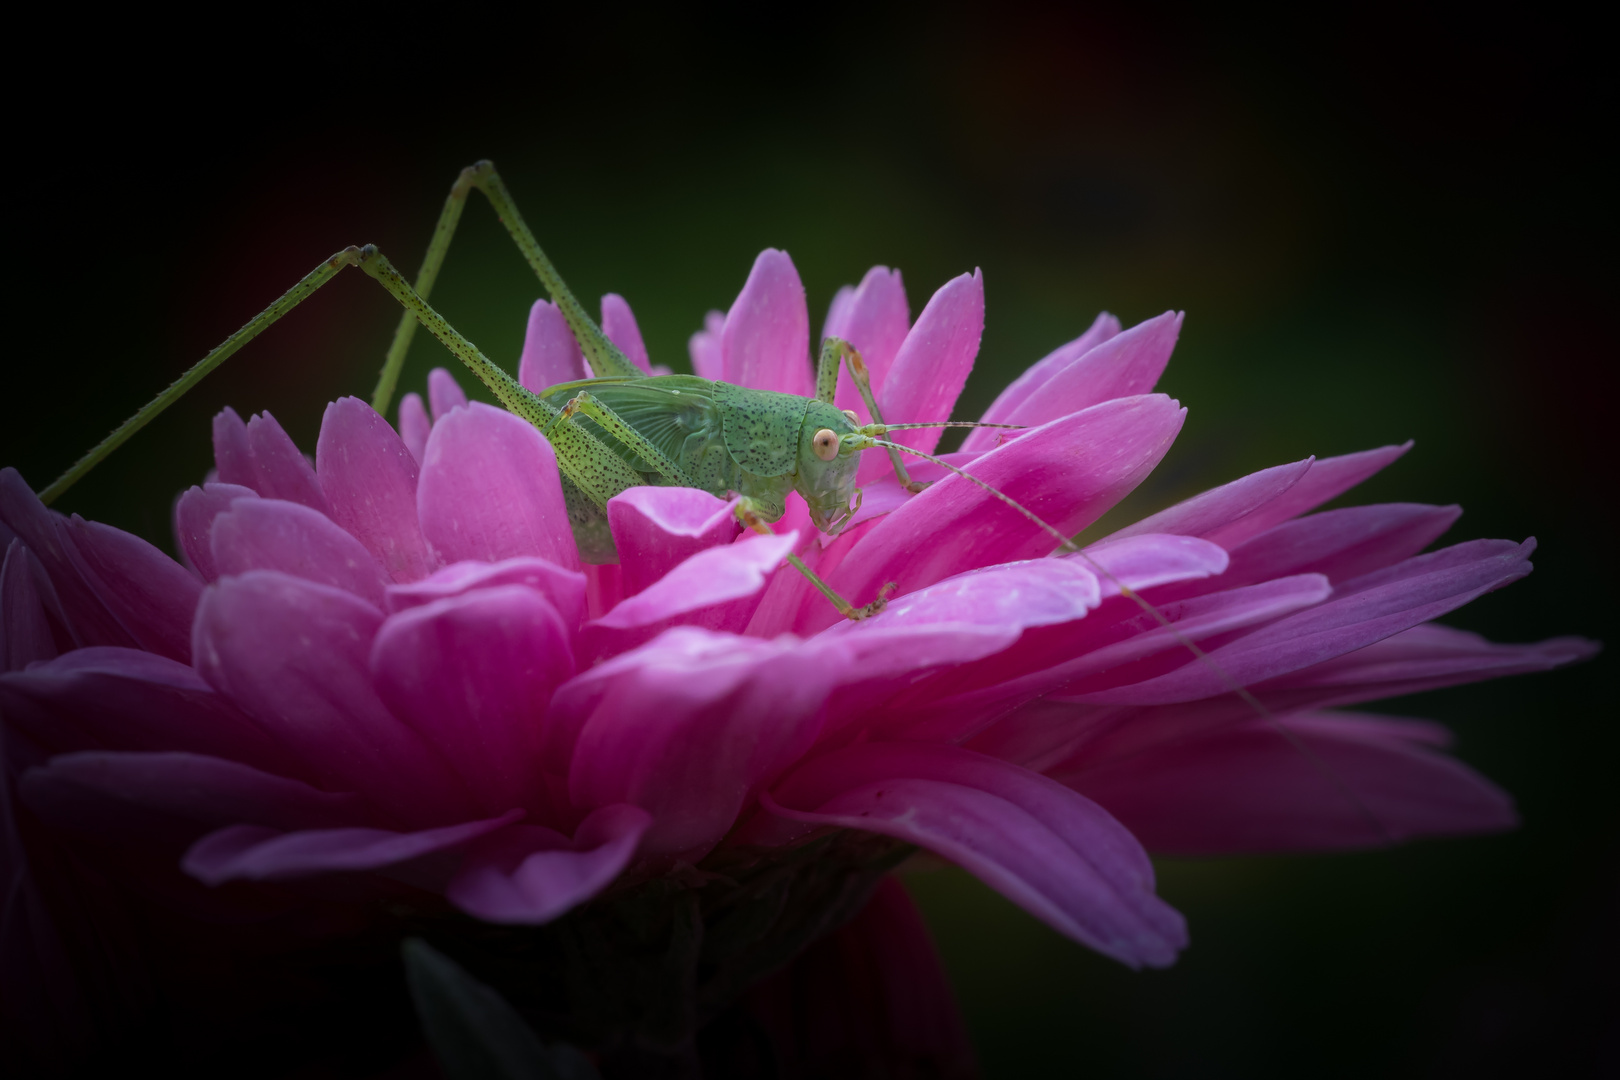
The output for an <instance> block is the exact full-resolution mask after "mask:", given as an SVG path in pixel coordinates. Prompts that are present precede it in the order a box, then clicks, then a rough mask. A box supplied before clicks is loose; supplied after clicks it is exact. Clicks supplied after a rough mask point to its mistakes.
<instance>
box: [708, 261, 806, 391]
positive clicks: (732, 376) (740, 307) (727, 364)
mask: <svg viewBox="0 0 1620 1080" xmlns="http://www.w3.org/2000/svg"><path fill="white" fill-rule="evenodd" d="M720 354H721V371H722V373H723V374H722V375H721V379H722V380H723V381H725V382H728V383H734V384H735V385H737V386H751V387H753V388H755V389H757V390H777V391H780V392H781V393H784V394H797V395H798V396H800V397H813V396H814V395H815V392H816V386H815V379H814V376H812V374H811V372H810V313H809V311H808V310H807V309H806V308H805V304H804V286H803V285H802V284H800V282H799V271H798V270H796V269H795V268H794V266H793V260H792V259H790V258H788V255H787V252H785V251H777V250H776V249H775V248H766V249H765V250H764V251H762V252H760V253H759V257H758V258H757V259H755V260H754V268H753V269H752V270H751V271H749V274H748V281H747V282H746V283H745V284H744V285H743V288H742V292H740V293H738V294H737V299H736V301H735V302H734V303H733V304H732V305H731V311H729V312H728V313H727V314H726V323H725V328H724V329H723V330H722V331H721V332H720Z"/></svg>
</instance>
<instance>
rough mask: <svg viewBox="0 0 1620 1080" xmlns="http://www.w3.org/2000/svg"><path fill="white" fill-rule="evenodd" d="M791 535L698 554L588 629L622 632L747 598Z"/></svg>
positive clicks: (777, 560)
mask: <svg viewBox="0 0 1620 1080" xmlns="http://www.w3.org/2000/svg"><path fill="white" fill-rule="evenodd" d="M798 539H799V537H798V534H797V533H788V534H787V535H786V536H777V535H775V534H774V533H773V534H771V535H769V536H753V537H749V538H748V539H746V540H740V541H738V542H737V543H735V544H726V545H724V546H721V547H714V548H709V549H707V550H704V551H699V552H698V553H697V554H696V555H693V556H691V557H690V558H688V559H686V560H684V561H683V562H682V563H681V564H680V565H679V566H677V567H675V568H674V569H673V570H671V571H670V572H669V573H667V574H665V575H664V576H663V577H662V578H660V579H659V580H658V581H656V582H654V583H653V584H651V585H649V586H647V588H645V589H643V590H642V591H641V592H639V593H636V594H635V595H634V596H632V597H630V598H629V599H627V600H622V601H620V602H619V603H618V604H617V605H616V606H615V607H614V608H613V610H612V611H610V612H608V613H607V614H606V615H604V616H602V618H600V619H598V620H597V621H596V622H595V623H594V624H593V625H596V626H601V627H606V628H609V629H616V630H626V629H630V628H632V627H639V626H648V625H651V624H653V623H657V622H661V621H663V620H665V619H670V618H673V617H675V616H677V615H683V614H685V613H686V612H689V611H697V610H699V609H701V608H706V607H711V606H713V605H715V604H719V603H722V602H724V601H727V600H734V599H737V598H738V597H743V596H752V595H753V594H754V593H756V592H758V591H759V590H760V588H761V587H762V586H763V585H764V584H765V576H766V575H767V574H768V573H769V572H770V571H771V570H774V569H775V568H776V567H777V566H778V565H779V564H780V563H781V562H782V560H783V559H785V558H787V556H788V554H789V552H791V551H792V550H793V545H794V544H795V543H797V542H798Z"/></svg>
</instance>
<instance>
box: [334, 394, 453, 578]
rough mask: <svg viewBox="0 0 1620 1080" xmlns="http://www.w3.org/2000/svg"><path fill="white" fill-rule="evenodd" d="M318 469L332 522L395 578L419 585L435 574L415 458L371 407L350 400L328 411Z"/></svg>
mask: <svg viewBox="0 0 1620 1080" xmlns="http://www.w3.org/2000/svg"><path fill="white" fill-rule="evenodd" d="M431 446H432V443H431V441H430V442H429V447H430V448H431ZM315 471H316V473H317V474H318V475H319V476H320V479H321V487H322V489H323V490H325V492H326V497H327V498H328V499H329V500H331V503H332V511H331V514H330V515H329V516H330V517H331V519H332V520H333V521H335V522H337V523H338V524H339V525H341V526H342V527H343V528H345V529H347V530H348V532H349V534H350V535H351V536H353V537H354V538H355V539H356V540H359V541H360V542H361V543H362V544H364V545H365V546H366V550H367V551H369V552H371V554H372V556H373V557H374V558H375V559H376V560H377V562H379V563H380V564H382V568H383V571H384V572H385V573H387V574H388V576H389V578H390V579H391V580H393V581H415V580H416V579H417V578H420V577H426V576H427V575H428V574H429V573H431V572H432V571H433V570H434V568H435V566H436V562H435V560H434V557H433V553H432V552H431V551H430V550H428V545H427V541H426V540H424V539H423V538H422V529H421V527H420V526H419V525H417V523H416V476H417V468H416V459H415V458H414V457H412V456H411V452H410V451H409V450H407V449H406V448H405V443H404V442H403V441H402V440H401V439H400V437H399V436H398V435H396V434H395V433H394V429H393V428H391V427H389V426H388V421H386V420H384V419H383V418H382V417H380V416H378V415H377V413H376V411H375V410H373V409H372V407H371V406H370V405H367V404H366V403H365V402H363V401H361V400H360V399H359V398H353V397H348V398H341V399H339V400H337V401H334V402H332V404H330V405H328V406H327V407H326V416H325V417H324V418H323V419H322V420H321V437H320V440H319V442H317V444H316V448H315Z"/></svg>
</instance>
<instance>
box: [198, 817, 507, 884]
mask: <svg viewBox="0 0 1620 1080" xmlns="http://www.w3.org/2000/svg"><path fill="white" fill-rule="evenodd" d="M522 816H523V815H522V811H518V810H514V811H512V812H511V813H509V814H502V815H501V816H500V817H497V818H490V819H488V820H487V821H468V822H463V823H462V824H459V825H447V826H444V827H443V828H438V829H425V830H422V831H420V832H391V831H389V830H386V829H305V830H302V831H299V832H281V831H278V830H275V829H265V828H261V827H259V826H257V825H230V826H227V827H226V828H223V829H220V830H219V831H218V832H215V833H211V834H209V835H208V836H205V837H203V838H202V839H201V840H199V841H197V842H196V843H195V844H193V845H192V847H191V850H190V851H188V852H186V857H185V860H184V861H183V862H182V863H181V865H182V867H184V869H185V871H186V873H188V874H190V875H191V876H192V877H194V878H196V879H197V880H199V881H201V882H202V883H203V884H205V885H221V884H223V883H225V882H227V881H243V880H246V881H287V880H291V879H294V878H302V877H311V876H313V875H316V874H331V873H340V872H343V871H349V872H353V871H357V870H382V869H385V868H389V867H395V866H398V865H400V864H401V863H408V862H411V861H412V860H415V859H420V858H422V857H423V856H425V855H431V854H434V853H437V852H442V851H446V850H450V849H454V848H458V847H462V846H464V845H466V844H468V843H470V842H471V841H473V840H476V839H478V838H479V837H481V836H484V835H487V834H488V833H491V832H494V831H495V830H496V829H499V828H501V827H503V826H505V825H509V824H511V823H512V822H513V821H516V820H518V819H519V818H520V817H522Z"/></svg>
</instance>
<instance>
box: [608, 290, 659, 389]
mask: <svg viewBox="0 0 1620 1080" xmlns="http://www.w3.org/2000/svg"><path fill="white" fill-rule="evenodd" d="M602 333H604V334H606V335H607V339H608V340H609V341H611V342H613V344H615V345H617V346H618V347H619V351H620V352H622V353H624V355H626V356H628V357H629V358H630V362H631V363H632V364H634V365H636V367H638V368H640V369H641V370H642V371H645V372H646V373H647V374H649V375H651V374H652V362H651V361H650V360H648V358H647V345H646V343H645V342H643V341H642V340H641V327H639V326H637V325H636V316H635V314H634V313H633V312H632V311H631V310H630V302H629V301H627V300H626V299H625V298H624V297H622V296H620V295H619V294H618V293H608V294H607V295H606V296H604V297H602Z"/></svg>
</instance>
